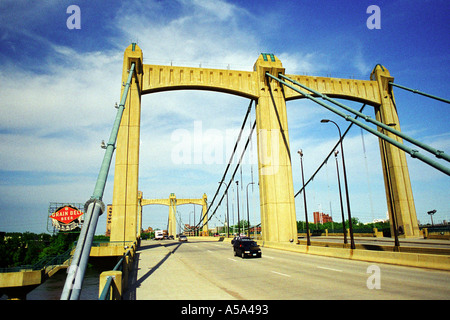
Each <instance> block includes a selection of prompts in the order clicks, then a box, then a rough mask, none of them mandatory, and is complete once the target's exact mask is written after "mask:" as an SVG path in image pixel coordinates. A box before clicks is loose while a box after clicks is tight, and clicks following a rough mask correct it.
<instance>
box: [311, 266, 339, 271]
mask: <svg viewBox="0 0 450 320" xmlns="http://www.w3.org/2000/svg"><path fill="white" fill-rule="evenodd" d="M317 268H319V269H325V270H330V271H336V272H342V270H338V269H333V268H327V267H320V266H317Z"/></svg>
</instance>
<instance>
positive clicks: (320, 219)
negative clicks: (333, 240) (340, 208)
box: [313, 211, 333, 224]
mask: <svg viewBox="0 0 450 320" xmlns="http://www.w3.org/2000/svg"><path fill="white" fill-rule="evenodd" d="M313 215H314V223H321V224H324V223H327V222H333V218H332V217H330V216H329V215H328V214H325V213H323V212H317V211H316V212H314V213H313Z"/></svg>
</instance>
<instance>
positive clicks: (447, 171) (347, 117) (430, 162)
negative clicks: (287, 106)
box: [266, 72, 450, 176]
mask: <svg viewBox="0 0 450 320" xmlns="http://www.w3.org/2000/svg"><path fill="white" fill-rule="evenodd" d="M266 75H267V76H269V77H271V78H272V79H274V80H277V81H278V82H280V83H282V84H284V85H285V86H287V87H289V88H291V89H292V90H294V91H296V92H298V93H300V94H302V95H303V96H304V97H306V98H308V99H310V100H312V101H314V102H316V103H318V104H320V105H321V106H323V107H325V108H326V109H328V110H330V111H332V112H333V113H335V114H337V115H339V116H341V117H342V118H344V119H345V120H346V121H351V122H353V123H354V124H356V125H357V126H359V127H361V128H363V129H364V130H366V131H369V132H370V133H372V134H373V135H375V136H377V137H379V138H381V139H383V140H385V141H387V142H389V143H390V144H392V145H394V146H395V147H397V148H399V149H401V150H403V151H405V152H407V153H408V154H409V155H411V157H413V158H417V159H419V160H421V161H423V162H425V163H426V164H428V165H430V166H432V167H433V168H435V169H437V170H439V171H441V172H443V173H445V174H446V175H448V176H450V168H447V167H446V166H444V165H442V164H440V163H438V162H436V161H434V160H432V159H429V158H428V157H426V156H424V155H423V154H421V153H420V152H419V151H418V150H415V149H412V148H410V147H408V146H405V145H404V144H403V143H400V142H398V141H397V140H395V139H393V138H391V137H389V136H387V135H385V134H383V133H381V132H379V131H377V130H375V129H373V128H371V127H369V126H368V125H366V124H364V123H362V122H361V121H359V120H356V119H354V118H352V117H351V116H350V115H347V114H345V113H344V112H342V111H340V110H338V109H336V108H334V107H332V106H330V105H327V104H326V103H324V102H322V101H321V100H319V99H317V98H315V97H313V96H312V95H310V94H308V93H307V92H305V91H302V90H300V89H298V88H296V87H294V86H293V85H291V84H289V83H287V82H285V81H283V80H281V79H279V78H277V77H275V76H273V75H271V74H270V73H268V72H266Z"/></svg>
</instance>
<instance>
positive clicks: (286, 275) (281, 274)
mask: <svg viewBox="0 0 450 320" xmlns="http://www.w3.org/2000/svg"><path fill="white" fill-rule="evenodd" d="M270 272H273V273H276V274H279V275H280V276H285V277H289V278H290V277H291V276H290V275H288V274H284V273H280V272H276V271H270Z"/></svg>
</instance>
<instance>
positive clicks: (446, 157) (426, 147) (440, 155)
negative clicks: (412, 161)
mask: <svg viewBox="0 0 450 320" xmlns="http://www.w3.org/2000/svg"><path fill="white" fill-rule="evenodd" d="M278 76H279V77H281V78H283V79H286V80H288V81H290V82H292V83H294V84H296V85H298V86H300V87H302V88H303V89H306V90H308V91H310V92H312V93H314V94H316V95H318V96H319V97H321V98H322V99H324V100H327V101H329V102H331V103H333V104H335V105H337V106H339V107H341V108H343V109H345V110H347V111H349V112H351V113H353V114H355V115H357V116H359V117H361V118H363V119H364V120H365V121H366V122H369V123H372V124H374V125H376V126H378V127H380V128H382V129H384V130H386V131H389V132H390V133H393V134H395V135H397V136H399V137H401V138H402V139H404V140H406V141H408V142H411V143H412V144H414V145H416V146H418V147H420V148H422V149H424V150H426V151H428V152H430V153H432V154H434V155H435V156H436V157H437V158H440V159H441V158H442V159H444V160H447V161H450V156H449V155H447V154H445V153H444V151H441V150H437V149H435V148H433V147H431V146H429V145H427V144H425V143H423V142H420V141H418V140H416V139H414V138H411V137H409V136H408V135H406V134H404V133H403V132H401V131H398V130H395V129H394V128H392V127H390V126H388V125H387V124H384V123H382V122H380V121H378V120H375V119H373V118H371V117H369V116H367V115H365V114H363V113H361V112H358V111H356V110H354V109H352V108H350V107H348V106H346V105H345V104H342V103H340V102H339V101H336V100H334V99H331V98H329V97H328V96H326V95H325V94H322V93H320V92H318V91H316V90H313V89H311V88H308V87H307V86H305V85H303V84H301V83H299V82H297V81H295V80H293V79H291V78H288V77H286V76H285V75H283V74H279V75H278Z"/></svg>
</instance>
